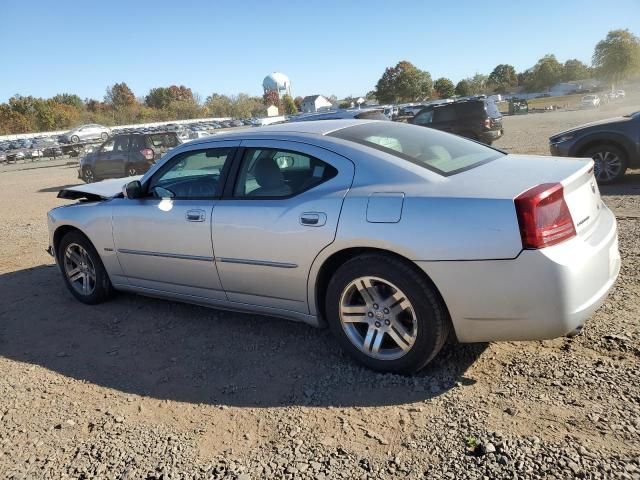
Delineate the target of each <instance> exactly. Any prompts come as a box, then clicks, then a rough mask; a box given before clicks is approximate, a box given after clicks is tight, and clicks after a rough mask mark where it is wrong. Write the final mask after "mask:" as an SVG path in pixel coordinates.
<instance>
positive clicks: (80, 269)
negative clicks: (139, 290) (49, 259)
mask: <svg viewBox="0 0 640 480" xmlns="http://www.w3.org/2000/svg"><path fill="white" fill-rule="evenodd" d="M57 259H58V265H60V270H61V271H62V276H63V278H64V282H65V284H66V285H67V288H68V289H69V291H70V292H71V294H72V295H73V296H74V297H76V298H77V299H78V300H80V301H81V302H82V303H87V304H89V305H94V304H96V303H102V302H104V301H105V300H107V299H108V298H109V297H111V296H112V295H113V287H112V286H111V281H110V280H109V275H107V271H106V270H105V268H104V265H103V264H102V260H100V256H99V255H98V252H97V251H96V249H95V248H94V246H93V245H92V243H91V241H89V239H88V238H87V237H86V236H84V235H83V234H82V233H81V232H79V231H77V230H74V231H71V232H69V233H67V234H66V235H65V236H64V237H62V240H61V241H60V244H59V245H58V252H57Z"/></svg>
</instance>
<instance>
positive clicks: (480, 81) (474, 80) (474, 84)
mask: <svg viewBox="0 0 640 480" xmlns="http://www.w3.org/2000/svg"><path fill="white" fill-rule="evenodd" d="M488 81H489V78H488V77H487V76H486V75H483V74H482V73H476V74H475V75H474V76H473V77H470V78H467V82H469V89H470V90H471V95H479V94H482V93H486V92H487V82H488Z"/></svg>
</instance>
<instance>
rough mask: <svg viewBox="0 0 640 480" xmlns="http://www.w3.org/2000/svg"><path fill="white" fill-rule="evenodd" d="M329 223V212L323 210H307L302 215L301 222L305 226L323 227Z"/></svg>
mask: <svg viewBox="0 0 640 480" xmlns="http://www.w3.org/2000/svg"><path fill="white" fill-rule="evenodd" d="M325 223H327V214H326V213H323V212H305V213H303V214H301V215H300V224H301V225H303V226H305V227H321V226H323V225H324V224H325Z"/></svg>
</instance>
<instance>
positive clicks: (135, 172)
mask: <svg viewBox="0 0 640 480" xmlns="http://www.w3.org/2000/svg"><path fill="white" fill-rule="evenodd" d="M125 173H126V175H127V177H133V176H135V175H138V170H137V169H136V167H134V166H133V165H127V168H125Z"/></svg>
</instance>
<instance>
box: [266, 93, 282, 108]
mask: <svg viewBox="0 0 640 480" xmlns="http://www.w3.org/2000/svg"><path fill="white" fill-rule="evenodd" d="M262 101H263V102H264V104H265V105H266V106H267V107H268V106H269V105H275V106H276V107H280V96H279V95H278V92H276V91H275V90H267V91H266V92H264V95H263V96H262Z"/></svg>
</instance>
